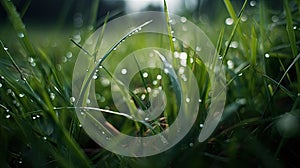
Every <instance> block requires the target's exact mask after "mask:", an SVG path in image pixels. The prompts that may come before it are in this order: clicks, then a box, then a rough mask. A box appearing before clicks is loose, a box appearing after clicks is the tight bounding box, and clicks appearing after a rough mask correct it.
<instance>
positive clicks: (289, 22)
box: [284, 0, 300, 92]
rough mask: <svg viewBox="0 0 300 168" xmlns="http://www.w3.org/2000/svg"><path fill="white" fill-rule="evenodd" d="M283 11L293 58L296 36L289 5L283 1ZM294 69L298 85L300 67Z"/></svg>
mask: <svg viewBox="0 0 300 168" xmlns="http://www.w3.org/2000/svg"><path fill="white" fill-rule="evenodd" d="M284 10H285V14H286V22H287V23H286V31H287V33H288V37H289V41H290V44H291V49H292V53H293V58H295V57H296V56H297V54H298V53H297V44H296V36H295V31H294V28H293V19H292V14H291V11H290V8H289V4H288V1H287V0H284ZM295 67H296V75H297V82H298V84H300V67H299V64H298V63H296V64H295ZM297 90H298V92H300V87H299V86H298V87H297Z"/></svg>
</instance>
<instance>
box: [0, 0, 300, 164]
mask: <svg viewBox="0 0 300 168" xmlns="http://www.w3.org/2000/svg"><path fill="white" fill-rule="evenodd" d="M249 3H250V2H249V1H246V2H245V3H244V4H243V5H242V6H237V5H235V4H232V3H231V1H229V0H224V1H223V4H222V5H221V7H220V9H218V10H219V15H220V18H221V19H220V21H219V20H216V21H215V22H213V23H211V22H210V23H203V22H200V23H197V24H198V25H199V27H201V28H202V29H203V30H204V31H205V32H206V33H207V34H208V35H209V37H210V38H211V40H212V41H214V42H215V46H216V49H217V54H216V55H215V57H216V58H215V59H219V57H220V58H221V59H222V62H223V68H224V69H225V71H226V78H227V83H226V86H227V100H226V106H225V111H224V114H223V116H222V120H221V123H220V124H219V125H218V127H217V129H216V130H215V132H214V133H213V135H211V137H210V138H209V139H208V140H206V141H205V142H203V143H199V142H198V136H199V132H200V130H201V128H200V127H199V125H200V124H202V123H203V122H204V120H205V117H206V112H207V110H208V109H207V107H208V105H209V102H210V100H209V89H210V83H209V82H208V81H209V80H208V75H207V72H206V68H205V66H204V65H203V63H202V62H201V60H196V61H194V62H188V66H189V67H190V68H191V69H192V70H193V73H194V75H195V77H196V79H197V82H198V87H199V90H200V91H199V92H200V95H201V100H202V103H200V105H199V114H198V117H197V120H196V123H195V124H194V126H193V128H192V129H191V131H190V132H189V133H188V135H187V136H185V138H184V139H183V140H182V141H180V142H179V143H178V144H177V145H175V146H174V147H173V148H171V149H169V150H167V151H166V152H164V153H161V154H158V155H154V156H149V157H143V158H131V157H125V156H120V155H116V154H114V153H111V152H110V151H107V150H105V149H103V148H102V147H101V146H99V145H97V144H96V143H95V142H93V140H92V139H91V138H90V137H89V136H88V135H87V134H86V133H85V131H84V130H83V129H82V126H81V124H80V123H79V121H78V119H77V115H76V114H75V113H76V112H75V107H74V103H76V101H77V100H75V101H74V100H73V99H74V98H73V97H72V73H73V72H72V70H73V68H74V65H75V61H76V56H77V55H78V53H79V52H80V51H83V50H84V48H82V47H81V46H82V45H83V43H84V41H85V39H86V38H87V37H88V35H90V34H91V33H92V31H93V30H95V29H96V28H95V27H94V28H93V30H91V29H89V28H90V25H93V26H95V25H97V24H96V22H97V17H96V16H97V12H98V8H97V6H98V5H99V1H97V0H95V1H93V3H92V6H91V9H92V10H90V14H89V18H87V20H88V21H87V23H88V25H85V26H83V27H82V28H80V29H75V28H72V27H71V26H70V29H71V31H60V29H59V27H63V26H62V25H61V24H62V23H63V22H64V20H63V19H64V18H65V17H66V15H68V11H69V9H68V10H66V11H62V13H61V15H60V16H61V17H60V18H59V19H62V20H58V22H57V25H53V27H51V28H49V30H46V29H43V30H42V31H40V30H35V29H34V28H32V27H30V26H27V28H25V26H24V25H25V24H27V23H26V22H25V23H23V19H22V17H23V16H24V15H25V14H26V12H28V11H27V9H28V7H29V6H30V1H26V3H25V5H24V7H21V9H20V10H17V9H16V8H15V6H14V4H13V2H12V1H5V0H1V5H2V6H3V9H5V12H6V13H7V16H8V18H7V25H4V26H2V25H1V27H0V40H1V41H0V43H1V45H0V76H1V78H0V141H1V143H0V144H1V145H0V164H1V165H2V166H3V167H183V166H185V167H201V166H202V167H208V166H209V167H210V166H215V167H241V166H243V167H245V166H246V167H258V166H261V167H297V166H299V165H300V164H299V162H298V160H299V159H300V156H299V152H298V151H297V150H296V146H297V145H298V146H299V138H300V135H299V132H300V126H299V124H300V123H299V121H300V120H299V118H300V81H299V80H300V70H299V65H300V62H299V58H300V55H299V51H300V49H299V43H300V41H299V39H300V29H299V27H300V25H299V21H300V5H299V2H298V1H292V0H290V1H289V0H284V3H283V4H282V7H281V8H280V9H278V10H273V9H271V8H268V7H267V6H268V4H265V3H263V2H256V6H254V7H252V6H250V5H249ZM266 3H267V2H266ZM66 4H67V3H66ZM66 6H68V5H66ZM18 11H19V13H20V14H19V13H18ZM164 11H165V12H167V11H168V9H167V6H166V5H165V6H164ZM236 11H239V12H236ZM65 12H67V13H65ZM183 15H184V14H183ZM110 17H113V16H111V15H109V14H108V15H107V17H106V18H105V19H104V21H103V22H104V27H105V25H106V22H108V21H109V20H110ZM165 17H166V20H168V18H169V15H168V14H166V15H165ZM185 17H186V18H192V17H191V16H185ZM227 17H231V18H232V19H233V24H232V25H227V24H225V23H224V20H225V19H226V18H227ZM246 17H247V18H246ZM168 23H169V22H168ZM141 24H143V23H141ZM147 24H151V23H150V22H149V23H148V22H147ZM142 26H147V25H146V24H145V25H142ZM12 29H13V30H12ZM171 31H172V27H171V25H170V24H168V35H167V36H163V37H161V36H159V37H154V36H152V37H147V38H146V37H145V36H141V35H138V34H136V35H133V36H131V37H130V38H131V40H128V41H125V42H124V43H123V44H122V45H119V44H118V43H117V44H116V45H115V46H112V47H111V50H110V51H109V52H107V53H106V55H105V56H104V57H103V58H104V59H103V60H102V61H99V62H98V63H97V64H96V66H94V65H93V67H91V68H92V71H93V72H96V70H97V68H95V67H99V65H102V66H103V68H102V69H101V70H99V71H97V73H98V78H100V77H101V80H97V82H96V85H97V89H99V90H101V93H99V94H97V95H96V98H97V100H98V102H97V103H98V104H99V106H100V107H101V108H103V109H98V111H99V112H102V113H103V114H104V116H105V117H106V118H107V120H109V121H111V122H112V123H115V126H116V127H117V128H119V129H120V131H121V132H123V133H126V134H130V135H140V136H148V135H152V134H156V133H158V132H161V131H162V130H164V129H165V128H166V127H168V125H171V124H172V122H173V121H174V119H175V118H176V115H177V112H176V110H177V109H178V107H177V105H176V102H178V100H179V99H180V98H181V97H180V96H178V93H177V92H178V91H177V90H176V87H177V86H176V84H174V83H173V82H172V80H173V79H172V76H169V75H168V74H165V73H163V72H162V71H161V70H160V69H146V70H141V71H140V72H139V73H138V74H136V76H135V77H134V78H133V82H132V83H131V84H130V87H129V88H127V87H125V86H124V85H123V84H122V82H120V81H118V79H115V78H114V76H113V75H112V74H110V73H109V71H108V70H111V68H114V67H116V66H117V63H118V62H119V61H120V60H122V59H124V58H123V55H126V54H128V53H130V52H132V51H133V50H135V49H138V48H143V47H145V46H147V45H148V44H149V43H151V45H153V46H157V47H165V48H167V49H170V50H171V51H177V52H186V53H188V58H194V55H195V51H193V50H192V49H191V48H190V47H186V46H185V47H184V46H183V45H182V44H177V42H174V43H173V40H172V33H171ZM78 32H80V33H81V36H80V38H81V40H78V36H76V34H77V33H78ZM103 33H105V30H103V31H102V35H103ZM102 35H101V36H100V37H99V40H98V41H97V44H98V45H101V40H102V37H103V36H102ZM128 36H129V35H126V36H124V39H126V38H128ZM69 37H71V39H72V41H73V42H72V41H70V40H69V39H70V38H69ZM157 39H160V40H157ZM121 41H122V39H120V42H121ZM135 41H139V43H138V44H137V43H136V42H135ZM126 42H127V43H126ZM115 47H117V48H118V50H116V51H114V50H113V49H114V48H115ZM157 52H158V51H157ZM97 53H98V51H97V50H95V53H89V54H90V57H91V63H93V64H94V63H95V62H96V59H95V58H96V56H95V55H96V54H97ZM161 59H162V57H161ZM104 60H105V61H104ZM162 62H163V64H164V65H167V64H169V62H167V61H165V62H164V61H162ZM135 64H136V65H137V66H139V64H138V60H136V62H135ZM108 65H111V66H108ZM175 68H176V67H175ZM139 69H140V68H139ZM146 71H147V73H148V78H147V79H146V78H143V77H142V76H143V73H144V72H146ZM170 71H172V69H170ZM92 74H93V73H92ZM158 74H162V79H163V80H161V81H160V83H159V84H160V85H161V86H164V87H168V86H169V85H171V86H173V88H175V89H173V90H171V91H170V92H167V93H166V94H167V96H168V97H169V98H170V100H171V103H167V107H166V110H165V111H164V113H163V114H162V115H161V116H159V118H158V119H157V120H155V121H153V122H151V123H148V122H144V121H136V122H134V121H132V120H131V118H130V115H124V114H121V113H118V112H116V110H117V109H116V107H115V106H114V104H113V100H112V97H111V94H110V92H111V91H110V85H109V84H108V85H107V84H106V83H105V81H106V82H107V80H109V81H114V82H116V83H117V84H118V86H119V87H120V88H122V89H121V92H124V93H123V94H124V95H125V93H126V92H129V93H130V95H131V97H132V99H134V101H131V100H127V102H126V103H127V105H128V106H129V107H131V109H132V110H134V109H136V108H137V107H140V108H147V103H149V100H148V99H147V98H148V94H149V93H148V92H147V89H145V88H146V87H147V86H149V85H153V84H152V82H153V80H155V79H156V77H157V75H158ZM92 77H93V76H90V79H87V80H92V79H91V78H92ZM153 87H154V86H153ZM97 89H96V91H97ZM87 90H89V84H87V85H86V86H85V87H84V88H82V90H81V91H82V93H81V94H82V96H83V97H84V96H85V97H87V95H86V94H87ZM143 94H145V95H146V98H145V100H144V99H143V100H142V99H141V98H140V96H141V95H143ZM103 98H105V100H104V99H103ZM168 100H169V99H168ZM82 104H83V105H84V103H82ZM105 108H107V109H108V108H109V110H106V109H105ZM83 110H91V109H88V108H83Z"/></svg>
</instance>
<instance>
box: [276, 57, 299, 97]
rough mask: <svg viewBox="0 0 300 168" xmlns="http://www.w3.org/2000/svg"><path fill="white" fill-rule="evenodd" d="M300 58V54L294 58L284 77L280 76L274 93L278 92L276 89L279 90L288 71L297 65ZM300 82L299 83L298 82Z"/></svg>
mask: <svg viewBox="0 0 300 168" xmlns="http://www.w3.org/2000/svg"><path fill="white" fill-rule="evenodd" d="M299 58H300V54H298V55H297V57H296V58H294V60H293V62H292V63H291V64H290V65H289V67H288V68H287V69H286V71H285V72H284V73H283V75H282V77H281V78H280V80H279V82H278V84H277V86H276V88H275V89H274V94H275V93H276V91H277V90H278V87H279V86H280V84H281V82H282V81H283V79H284V78H285V76H286V75H287V73H288V71H289V70H290V69H291V68H292V67H293V66H294V65H295V66H296V63H297V61H298V60H299ZM298 84H299V83H298Z"/></svg>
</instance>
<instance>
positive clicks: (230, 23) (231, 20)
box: [225, 18, 233, 26]
mask: <svg viewBox="0 0 300 168" xmlns="http://www.w3.org/2000/svg"><path fill="white" fill-rule="evenodd" d="M225 24H226V25H229V26H230V25H232V24H233V19H232V18H227V19H226V20H225Z"/></svg>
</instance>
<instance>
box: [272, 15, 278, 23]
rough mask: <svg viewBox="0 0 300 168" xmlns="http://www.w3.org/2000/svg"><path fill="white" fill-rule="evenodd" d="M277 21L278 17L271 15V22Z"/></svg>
mask: <svg viewBox="0 0 300 168" xmlns="http://www.w3.org/2000/svg"><path fill="white" fill-rule="evenodd" d="M278 21H279V17H278V16H275V15H274V16H272V22H274V23H276V22H278Z"/></svg>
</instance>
